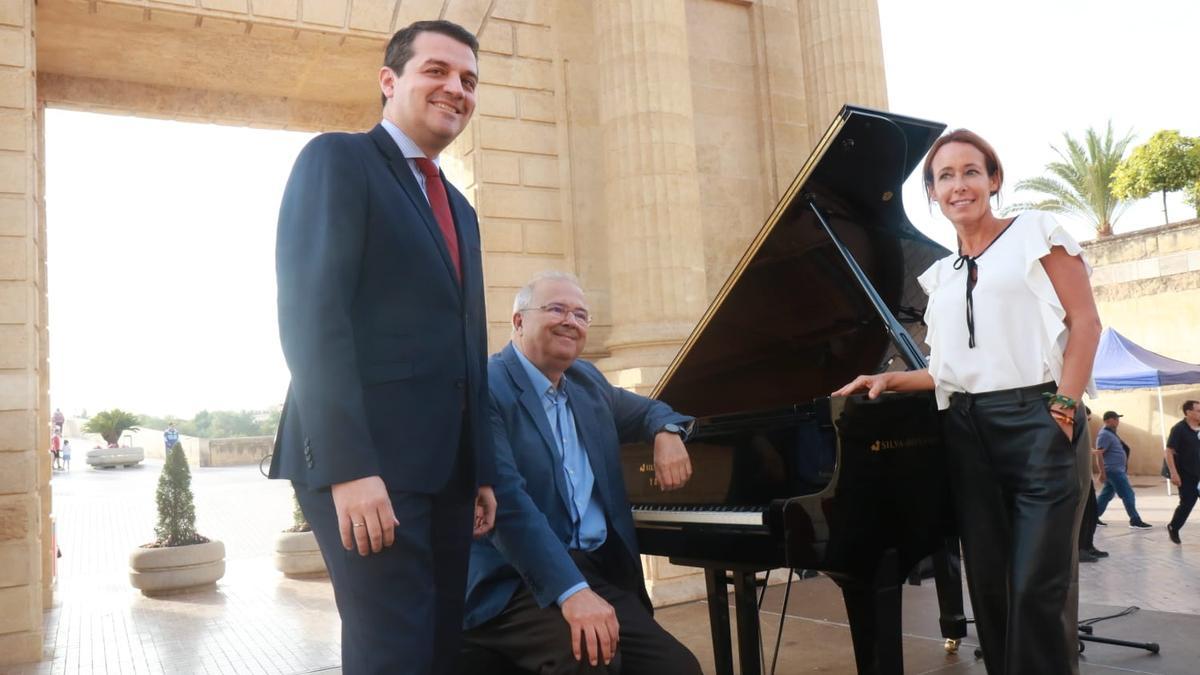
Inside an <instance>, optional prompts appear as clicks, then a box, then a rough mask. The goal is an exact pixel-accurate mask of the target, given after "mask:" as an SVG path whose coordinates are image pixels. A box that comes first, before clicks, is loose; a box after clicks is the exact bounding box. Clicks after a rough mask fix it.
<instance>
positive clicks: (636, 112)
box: [594, 0, 706, 391]
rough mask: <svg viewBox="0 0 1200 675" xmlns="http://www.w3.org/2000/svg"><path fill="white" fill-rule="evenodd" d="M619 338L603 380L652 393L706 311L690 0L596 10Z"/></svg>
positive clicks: (626, 0)
mask: <svg viewBox="0 0 1200 675" xmlns="http://www.w3.org/2000/svg"><path fill="white" fill-rule="evenodd" d="M594 8H595V9H594V11H595V20H596V37H597V45H596V49H597V52H598V55H599V56H598V58H599V70H600V87H599V90H600V91H599V98H600V126H601V130H602V139H603V148H604V202H605V217H606V218H607V221H608V222H607V225H608V255H609V268H610V278H611V282H612V285H611V306H612V323H613V330H612V333H611V335H610V337H609V340H608V343H607V347H608V349H609V351H610V353H611V355H612V358H611V360H610V361H609V362H607V363H606V364H604V365H605V370H606V371H607V372H608V373H609V374H610V376H611V377H613V379H615V380H616V382H617V383H618V384H621V385H623V386H627V387H634V388H636V389H638V390H639V391H646V390H647V389H648V388H649V387H650V386H652V385H653V384H654V383H655V382H656V381H657V379H658V377H659V375H660V374H661V373H662V372H663V371H664V370H665V368H666V366H667V365H669V364H670V360H671V358H672V357H673V356H674V354H675V352H676V351H677V349H678V348H679V345H680V343H681V342H682V340H683V339H684V338H686V337H687V335H688V333H689V332H690V331H691V329H692V326H693V324H694V323H695V321H696V320H697V319H698V318H699V316H700V314H701V313H702V312H703V311H704V308H705V306H706V304H705V300H706V297H705V296H706V291H705V277H704V245H703V228H702V225H701V221H700V207H699V202H700V199H699V195H700V188H699V181H698V177H697V169H696V143H695V133H696V130H695V128H694V124H693V112H692V88H691V72H690V71H689V68H688V40H687V17H686V15H685V12H684V1H683V0H606V1H605V2H601V3H596V5H594Z"/></svg>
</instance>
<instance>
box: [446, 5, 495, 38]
mask: <svg viewBox="0 0 1200 675" xmlns="http://www.w3.org/2000/svg"><path fill="white" fill-rule="evenodd" d="M489 4H491V0H453V2H449V3H446V14H445V16H444V17H443V18H444V19H446V20H447V21H453V22H454V23H456V24H458V25H460V26H462V27H463V28H466V29H467V30H469V31H471V32H472V33H478V32H479V27H480V26H482V25H483V19H484V18H485V17H486V16H487V11H488V5H489Z"/></svg>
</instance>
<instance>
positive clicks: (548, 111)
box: [518, 91, 558, 122]
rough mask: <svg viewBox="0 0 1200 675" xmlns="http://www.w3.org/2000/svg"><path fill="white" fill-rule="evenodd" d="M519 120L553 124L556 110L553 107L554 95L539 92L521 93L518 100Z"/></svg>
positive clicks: (556, 117) (556, 113) (556, 114)
mask: <svg viewBox="0 0 1200 675" xmlns="http://www.w3.org/2000/svg"><path fill="white" fill-rule="evenodd" d="M518 101H519V103H520V113H521V119H523V120H531V121H535V122H555V121H557V119H558V109H557V108H556V107H555V105H554V94H551V93H549V92H541V91H523V92H521V95H520V97H519V98H518Z"/></svg>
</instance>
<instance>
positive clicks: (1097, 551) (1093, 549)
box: [1082, 546, 1108, 558]
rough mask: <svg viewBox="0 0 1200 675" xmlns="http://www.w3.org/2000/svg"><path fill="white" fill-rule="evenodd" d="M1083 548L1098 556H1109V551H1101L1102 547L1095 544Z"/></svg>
mask: <svg viewBox="0 0 1200 675" xmlns="http://www.w3.org/2000/svg"><path fill="white" fill-rule="evenodd" d="M1082 550H1085V551H1087V552H1088V553H1091V554H1092V555H1094V556H1096V557H1097V558H1107V557H1108V551H1101V550H1100V549H1098V548H1096V547H1095V546H1093V547H1091V548H1088V549H1082Z"/></svg>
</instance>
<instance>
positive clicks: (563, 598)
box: [555, 581, 590, 607]
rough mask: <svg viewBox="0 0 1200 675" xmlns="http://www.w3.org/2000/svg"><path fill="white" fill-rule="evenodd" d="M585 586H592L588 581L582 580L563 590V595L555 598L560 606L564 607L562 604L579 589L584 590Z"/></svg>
mask: <svg viewBox="0 0 1200 675" xmlns="http://www.w3.org/2000/svg"><path fill="white" fill-rule="evenodd" d="M585 588H590V586H588V582H586V581H581V582H579V583H577V584H575V585H574V586H572V587H570V588H568V589H567V590H565V591H563V593H562V595H560V596H558V600H555V602H556V603H558V606H559V607H562V604H563V603H564V602H566V601H567V598H569V597H571V596H572V595H575V594H576V593H578V592H579V591H582V590H583V589H585Z"/></svg>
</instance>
